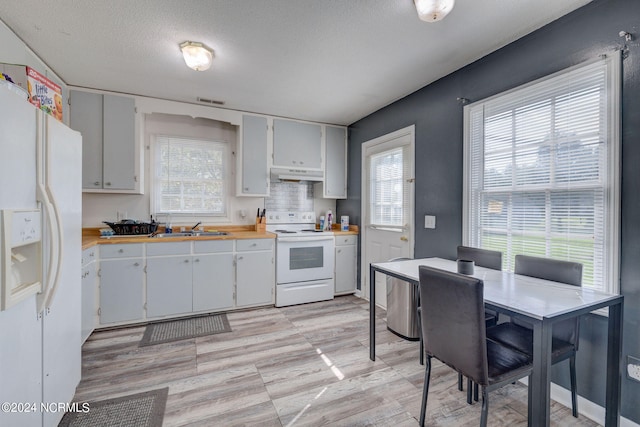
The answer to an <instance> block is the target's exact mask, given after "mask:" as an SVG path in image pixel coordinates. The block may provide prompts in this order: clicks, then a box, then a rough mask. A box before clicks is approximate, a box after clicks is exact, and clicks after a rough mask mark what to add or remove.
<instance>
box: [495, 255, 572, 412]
mask: <svg viewBox="0 0 640 427" xmlns="http://www.w3.org/2000/svg"><path fill="white" fill-rule="evenodd" d="M514 272H515V273H516V274H521V275H524V276H530V277H537V278H540V279H546V280H551V281H554V282H561V283H567V284H569V285H574V286H581V284H582V264H580V263H577V262H568V261H560V260H555V259H550V258H539V257H532V256H527V255H516V265H515V269H514ZM579 334H580V318H578V317H576V318H574V319H566V320H562V321H560V322H558V323H556V324H554V325H553V332H552V335H553V336H552V342H551V363H552V364H555V363H558V362H561V361H563V360H566V359H569V374H570V380H571V410H572V414H573V416H574V417H577V416H578V401H577V391H576V352H577V351H578V342H579V340H578V337H579ZM487 338H489V339H491V340H493V341H496V342H498V343H500V344H503V345H508V346H510V347H511V348H513V349H516V350H518V351H521V352H524V353H527V354H529V355H531V354H533V331H532V327H531V325H530V324H528V323H526V322H523V321H521V320H518V319H512V320H511V321H510V322H505V323H501V324H499V325H496V326H494V327H491V328H489V329H487Z"/></svg>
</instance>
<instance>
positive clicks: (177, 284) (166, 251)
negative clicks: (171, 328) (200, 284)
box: [146, 242, 193, 317]
mask: <svg viewBox="0 0 640 427" xmlns="http://www.w3.org/2000/svg"><path fill="white" fill-rule="evenodd" d="M146 246H147V269H146V270H147V304H146V307H147V317H159V316H169V315H172V314H184V313H190V312H191V311H192V302H191V301H192V299H193V297H192V285H191V282H192V267H191V242H163V243H152V244H147V245H146Z"/></svg>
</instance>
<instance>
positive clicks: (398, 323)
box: [387, 258, 420, 341]
mask: <svg viewBox="0 0 640 427" xmlns="http://www.w3.org/2000/svg"><path fill="white" fill-rule="evenodd" d="M409 259H411V258H394V259H391V260H389V261H390V262H391V261H403V260H409ZM417 307H418V289H417V288H416V287H415V286H414V285H412V284H411V283H408V282H405V281H404V280H400V279H396V278H395V277H391V276H387V329H388V330H390V331H391V332H393V333H394V334H396V335H398V336H399V337H401V338H404V339H406V340H409V341H417V340H419V339H420V329H419V328H418V313H417V312H416V308H417Z"/></svg>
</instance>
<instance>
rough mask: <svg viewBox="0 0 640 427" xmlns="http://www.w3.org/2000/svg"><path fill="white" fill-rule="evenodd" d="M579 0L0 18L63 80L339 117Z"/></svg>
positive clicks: (259, 5)
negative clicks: (446, 9) (193, 57)
mask: <svg viewBox="0 0 640 427" xmlns="http://www.w3.org/2000/svg"><path fill="white" fill-rule="evenodd" d="M590 1H591V0H457V1H456V5H455V7H454V9H453V11H452V12H451V13H450V14H449V16H447V17H446V18H445V19H444V20H442V21H439V22H435V23H425V22H422V21H420V20H419V19H418V17H417V14H416V11H415V7H414V5H413V1H412V0H180V1H175V0H110V1H97V0H56V1H45V0H2V2H0V19H2V21H4V22H5V24H7V25H8V26H9V27H10V28H11V29H12V30H13V31H14V32H15V33H16V34H17V35H18V36H19V37H20V38H21V39H22V40H24V42H25V43H26V44H27V45H28V46H29V47H30V48H31V49H32V50H33V51H34V52H35V53H36V54H37V55H38V56H39V57H40V58H42V60H43V61H44V62H45V63H46V64H47V65H48V66H49V67H51V68H52V69H53V70H54V71H55V72H56V73H57V74H58V75H59V76H60V77H61V78H62V79H63V80H64V81H65V83H67V84H68V85H72V86H80V87H87V88H94V89H102V90H108V91H115V92H122V93H130V94H136V95H144V96H150V97H157V98H163V99H170V100H177V101H184V102H191V103H197V98H198V97H202V98H208V99H213V100H220V101H223V102H224V103H225V104H224V108H231V109H237V110H243V111H250V112H256V113H264V114H270V115H276V116H283V117H291V118H296V119H302V120H311V121H318V122H326V123H334V124H344V125H346V124H350V123H352V122H354V121H356V120H358V119H360V118H362V117H364V116H366V115H368V114H370V113H372V112H374V111H376V110H378V109H379V108H381V107H383V106H385V105H388V104H390V103H391V102H393V101H395V100H397V99H399V98H402V97H404V96H406V95H408V94H409V93H411V92H413V91H415V90H417V89H419V88H421V87H423V86H425V85H427V84H429V83H431V82H433V81H435V80H437V79H439V78H441V77H443V76H445V75H447V74H449V73H451V72H452V71H454V70H456V69H458V68H461V67H463V66H465V65H467V64H469V63H471V62H473V61H475V60H477V59H479V58H481V57H483V56H485V55H487V54H488V53H490V52H492V51H494V50H496V49H498V48H500V47H502V46H504V45H506V44H508V43H510V42H511V41H513V40H516V39H518V38H520V37H522V36H523V35H525V34H527V33H529V32H531V31H533V30H535V29H537V28H539V27H541V26H543V25H545V24H547V23H549V22H551V21H553V20H555V19H557V18H559V17H560V16H562V15H564V14H566V13H568V12H570V11H572V10H574V9H576V8H578V7H581V6H583V5H585V4H587V3H589V2H590ZM186 40H192V41H199V42H202V43H204V44H206V45H208V46H209V47H211V48H212V49H213V50H214V56H215V57H214V62H213V66H212V67H211V68H210V69H209V70H208V71H204V72H197V71H193V70H191V69H189V68H187V67H186V66H185V64H184V61H183V60H182V55H181V53H180V50H179V47H178V45H179V44H180V43H181V42H183V41H186ZM0 60H1V59H0Z"/></svg>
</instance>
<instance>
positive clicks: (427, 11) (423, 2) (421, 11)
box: [413, 0, 455, 22]
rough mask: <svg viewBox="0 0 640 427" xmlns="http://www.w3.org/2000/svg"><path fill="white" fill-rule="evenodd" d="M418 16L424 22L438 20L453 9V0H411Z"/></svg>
mask: <svg viewBox="0 0 640 427" xmlns="http://www.w3.org/2000/svg"><path fill="white" fill-rule="evenodd" d="M413 2H414V3H415V5H416V10H417V11H418V17H419V18H420V19H422V20H423V21H426V22H435V21H439V20H441V19H442V18H444V17H445V16H447V14H448V13H449V12H451V9H453V5H454V3H455V0H413Z"/></svg>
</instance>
